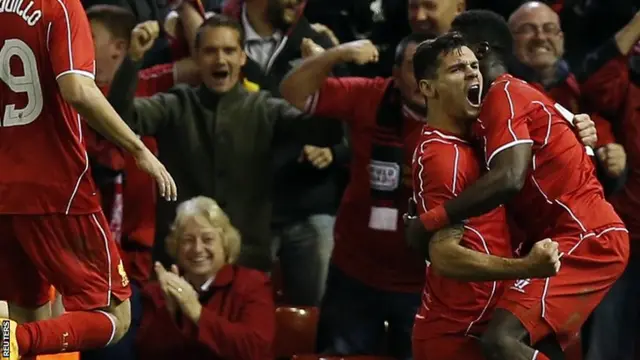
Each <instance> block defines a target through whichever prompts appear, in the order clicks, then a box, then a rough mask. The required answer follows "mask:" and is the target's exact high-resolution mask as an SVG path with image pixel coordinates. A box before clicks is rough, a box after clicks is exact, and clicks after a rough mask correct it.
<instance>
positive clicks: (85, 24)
mask: <svg viewBox="0 0 640 360" xmlns="http://www.w3.org/2000/svg"><path fill="white" fill-rule="evenodd" d="M51 1H52V3H53V5H52V8H53V9H54V11H55V12H54V14H53V18H52V21H51V23H50V24H49V30H48V31H47V34H48V36H47V46H48V49H49V55H50V57H51V65H52V67H53V71H54V73H55V75H56V79H57V78H59V77H60V76H62V75H65V74H69V73H74V74H79V75H84V76H87V77H90V78H92V79H93V78H94V74H95V52H94V48H93V39H92V37H91V27H90V26H89V20H87V15H86V14H85V11H84V9H83V8H82V4H81V3H80V1H79V0H51Z"/></svg>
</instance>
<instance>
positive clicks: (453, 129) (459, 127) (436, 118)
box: [427, 106, 467, 137]
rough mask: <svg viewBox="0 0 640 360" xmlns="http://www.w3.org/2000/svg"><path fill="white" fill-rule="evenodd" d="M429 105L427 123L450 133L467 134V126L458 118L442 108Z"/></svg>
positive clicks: (462, 135) (461, 135)
mask: <svg viewBox="0 0 640 360" xmlns="http://www.w3.org/2000/svg"><path fill="white" fill-rule="evenodd" d="M433 108H434V107H432V106H429V111H428V113H427V125H429V126H431V127H433V128H435V129H438V130H442V131H444V132H446V133H448V134H453V135H458V136H460V137H464V136H466V135H467V126H465V125H464V124H462V123H461V122H460V121H458V119H456V118H454V117H452V116H450V115H449V114H447V113H446V112H444V111H442V110H440V109H433Z"/></svg>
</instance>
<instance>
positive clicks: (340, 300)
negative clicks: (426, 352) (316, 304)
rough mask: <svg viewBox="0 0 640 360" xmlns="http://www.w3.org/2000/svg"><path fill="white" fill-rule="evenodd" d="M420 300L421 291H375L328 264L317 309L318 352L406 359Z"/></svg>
mask: <svg viewBox="0 0 640 360" xmlns="http://www.w3.org/2000/svg"><path fill="white" fill-rule="evenodd" d="M420 301H421V294H420V293H400V292H391V291H383V290H378V289H375V288H372V287H369V286H367V285H364V284H362V283H360V282H359V281H357V280H355V279H352V278H350V277H348V276H347V275H345V274H344V273H343V272H342V271H340V270H339V269H337V268H336V267H335V266H331V267H330V268H329V276H328V279H327V292H326V294H325V297H324V299H323V301H322V307H321V309H320V322H319V324H318V352H320V353H322V354H327V355H340V356H347V355H384V354H383V352H386V353H387V354H386V355H389V356H392V357H394V358H396V359H402V360H409V359H411V331H412V329H413V321H414V319H415V315H416V312H417V311H418V307H419V306H420ZM385 322H386V323H387V324H388V328H387V329H385ZM385 330H386V331H385ZM385 344H386V346H385ZM384 348H386V351H384V350H385V349H384Z"/></svg>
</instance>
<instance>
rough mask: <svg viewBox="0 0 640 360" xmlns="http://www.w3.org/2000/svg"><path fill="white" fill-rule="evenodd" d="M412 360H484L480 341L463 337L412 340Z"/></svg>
mask: <svg viewBox="0 0 640 360" xmlns="http://www.w3.org/2000/svg"><path fill="white" fill-rule="evenodd" d="M411 342H412V347H413V359H414V360H485V358H484V356H483V355H482V348H481V347H480V341H479V340H478V339H477V338H475V337H470V336H464V335H445V336H440V337H435V338H431V339H415V338H414V339H412V340H411Z"/></svg>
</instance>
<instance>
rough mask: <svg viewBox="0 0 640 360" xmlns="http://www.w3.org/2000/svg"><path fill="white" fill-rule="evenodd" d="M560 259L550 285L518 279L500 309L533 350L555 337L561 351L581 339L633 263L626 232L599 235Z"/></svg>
mask: <svg viewBox="0 0 640 360" xmlns="http://www.w3.org/2000/svg"><path fill="white" fill-rule="evenodd" d="M553 240H555V241H557V242H559V243H560V244H563V243H564V244H575V245H574V246H572V247H571V250H569V251H567V252H566V253H565V254H564V255H563V256H562V258H561V262H562V264H561V268H560V272H559V273H558V274H557V275H556V276H554V277H551V278H547V279H520V280H517V281H515V282H513V283H512V284H511V285H510V286H509V287H508V288H506V289H505V292H504V295H503V296H502V298H501V299H500V301H499V302H498V305H497V308H502V309H506V310H508V311H509V312H511V313H512V314H514V315H515V316H516V317H518V319H519V320H520V322H521V323H522V324H523V325H524V326H525V328H526V329H527V330H528V332H529V336H530V339H531V344H535V343H537V342H538V341H540V340H542V339H543V338H544V337H546V336H547V335H549V334H550V333H552V332H553V333H555V334H556V337H557V340H558V342H559V343H560V346H562V348H563V349H564V348H566V347H567V346H568V345H570V344H571V342H572V341H573V340H574V338H575V337H576V336H577V335H578V333H579V331H580V328H581V327H582V325H583V324H584V322H585V321H586V320H587V317H589V314H591V312H592V311H593V309H594V308H595V307H596V306H597V305H598V304H599V303H600V301H601V300H602V298H603V297H604V296H605V294H606V293H607V292H608V291H609V289H610V288H611V286H612V285H613V283H614V282H615V281H616V280H617V279H618V278H619V277H620V275H622V272H623V271H624V269H625V267H626V266H627V262H628V260H629V235H628V233H627V231H626V230H625V229H624V228H621V227H618V228H608V229H601V230H599V231H596V232H592V233H589V234H586V235H584V236H581V238H580V239H575V238H569V237H565V238H563V237H556V238H553Z"/></svg>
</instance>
